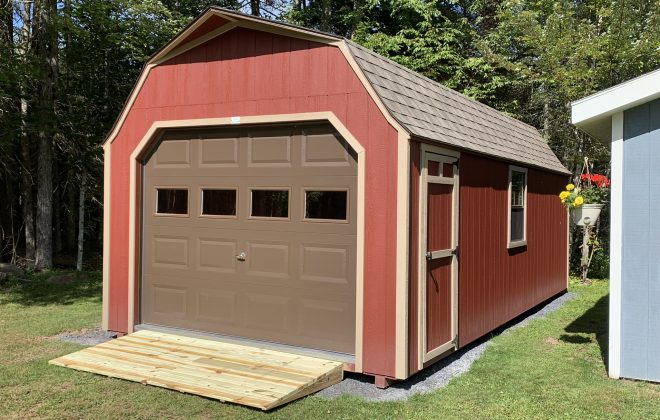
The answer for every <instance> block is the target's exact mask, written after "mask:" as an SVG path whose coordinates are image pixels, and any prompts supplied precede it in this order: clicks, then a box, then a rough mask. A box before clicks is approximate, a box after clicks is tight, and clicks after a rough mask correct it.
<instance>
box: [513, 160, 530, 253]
mask: <svg viewBox="0 0 660 420" xmlns="http://www.w3.org/2000/svg"><path fill="white" fill-rule="evenodd" d="M526 182H527V175H526V174H525V173H524V172H520V171H515V170H512V171H511V232H510V241H511V242H515V241H522V240H524V239H525V187H526V185H525V184H526Z"/></svg>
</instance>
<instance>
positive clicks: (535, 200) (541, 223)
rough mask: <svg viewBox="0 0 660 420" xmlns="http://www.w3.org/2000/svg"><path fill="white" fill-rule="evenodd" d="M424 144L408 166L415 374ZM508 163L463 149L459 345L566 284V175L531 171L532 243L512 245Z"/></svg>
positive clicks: (529, 223)
mask: <svg viewBox="0 0 660 420" xmlns="http://www.w3.org/2000/svg"><path fill="white" fill-rule="evenodd" d="M420 158H421V156H420V144H419V143H418V142H413V144H412V145H411V166H410V187H411V190H410V197H411V207H410V244H411V248H410V249H411V253H410V291H409V292H410V294H409V295H410V308H409V314H410V322H409V337H410V341H409V354H410V357H409V359H410V363H409V370H410V374H412V373H414V372H416V371H418V368H417V364H418V342H419V341H418V340H419V337H418V334H417V326H418V319H417V311H418V302H417V292H418V289H417V287H418V278H417V274H418V271H417V270H418V263H419V262H418V259H419V256H418V253H417V244H418V243H419V242H418V241H419V235H418V232H419V208H418V205H419V176H420ZM508 168H509V165H508V164H507V163H505V162H500V161H496V160H493V159H489V158H485V157H479V156H474V155H470V154H467V153H462V154H461V159H460V199H459V248H460V258H459V280H458V281H459V303H458V305H459V306H458V312H459V315H458V316H459V318H458V319H459V327H458V335H459V346H461V347H462V346H465V345H466V344H469V343H470V342H472V341H474V340H475V339H477V338H479V337H481V336H483V335H485V334H487V333H488V332H490V331H492V330H494V329H495V328H497V327H499V326H501V325H503V324H505V323H506V322H508V321H510V320H511V319H513V318H515V317H516V316H518V315H520V314H522V313H523V312H525V311H527V310H529V309H531V308H533V307H534V306H536V305H537V304H539V303H541V302H543V301H544V300H547V299H549V298H550V297H552V296H554V295H556V294H557V293H560V292H562V291H564V290H565V289H566V281H567V277H566V276H567V271H566V258H567V246H568V237H567V223H568V217H567V214H566V210H565V209H564V207H563V206H562V205H561V204H560V203H559V200H558V199H557V194H558V193H559V192H560V191H561V190H562V189H563V187H564V185H565V183H566V177H565V176H562V175H557V174H552V173H548V172H544V171H540V170H537V169H531V168H530V169H529V172H528V185H527V189H528V195H527V199H528V208H527V211H528V214H527V246H526V247H523V248H518V249H514V250H508V249H507V211H508V204H507V199H508V180H509V173H508Z"/></svg>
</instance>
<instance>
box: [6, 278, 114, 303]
mask: <svg viewBox="0 0 660 420" xmlns="http://www.w3.org/2000/svg"><path fill="white" fill-rule="evenodd" d="M102 288H103V282H102V279H101V275H100V273H98V272H94V271H90V272H81V273H78V272H67V271H54V272H50V273H40V274H24V275H21V276H18V277H11V278H9V279H7V280H3V281H0V293H1V294H2V295H3V297H2V299H1V303H2V304H6V303H14V304H18V305H23V306H39V305H42V306H43V305H53V304H57V305H70V304H72V303H75V302H76V301H79V300H80V299H87V298H95V300H97V301H98V302H100V301H101V292H102Z"/></svg>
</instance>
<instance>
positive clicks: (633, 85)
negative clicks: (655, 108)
mask: <svg viewBox="0 0 660 420" xmlns="http://www.w3.org/2000/svg"><path fill="white" fill-rule="evenodd" d="M656 98H660V69H658V70H655V71H652V72H651V73H647V74H644V75H642V76H639V77H637V78H635V79H632V80H628V81H627V82H623V83H621V84H618V85H616V86H612V87H611V88H609V89H605V90H602V91H600V92H597V93H594V94H593V95H591V96H587V97H586V98H583V99H580V100H578V101H575V102H573V103H572V104H571V122H572V123H573V124H575V125H577V126H578V127H580V126H581V125H583V124H585V123H592V124H593V123H594V122H595V121H596V120H603V119H605V118H609V117H610V116H612V115H613V114H615V113H617V112H619V111H623V110H625V109H628V108H632V107H634V106H636V105H639V104H642V103H645V102H648V101H652V100H653V99H656Z"/></svg>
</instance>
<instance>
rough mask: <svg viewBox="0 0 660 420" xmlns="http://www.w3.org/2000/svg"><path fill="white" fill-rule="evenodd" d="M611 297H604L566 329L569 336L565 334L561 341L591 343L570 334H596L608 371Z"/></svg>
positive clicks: (581, 337) (585, 338)
mask: <svg viewBox="0 0 660 420" xmlns="http://www.w3.org/2000/svg"><path fill="white" fill-rule="evenodd" d="M608 308H609V295H606V296H603V297H602V298H600V299H599V300H598V302H596V303H595V304H594V306H592V307H591V308H589V310H588V311H586V312H585V313H583V314H582V316H580V317H579V318H577V319H576V320H574V321H573V322H571V323H570V324H569V325H568V326H567V327H566V328H565V329H564V331H566V332H567V333H569V334H563V335H562V336H561V337H559V339H560V340H561V341H564V342H566V343H573V344H584V343H588V342H591V339H590V338H587V337H583V336H579V335H570V334H594V335H595V336H596V341H597V342H598V346H599V347H600V355H601V357H602V358H603V362H604V364H605V370H606V371H607V351H608V334H607V331H608V330H607V321H608V320H607V317H608V313H609V309H608Z"/></svg>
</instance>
